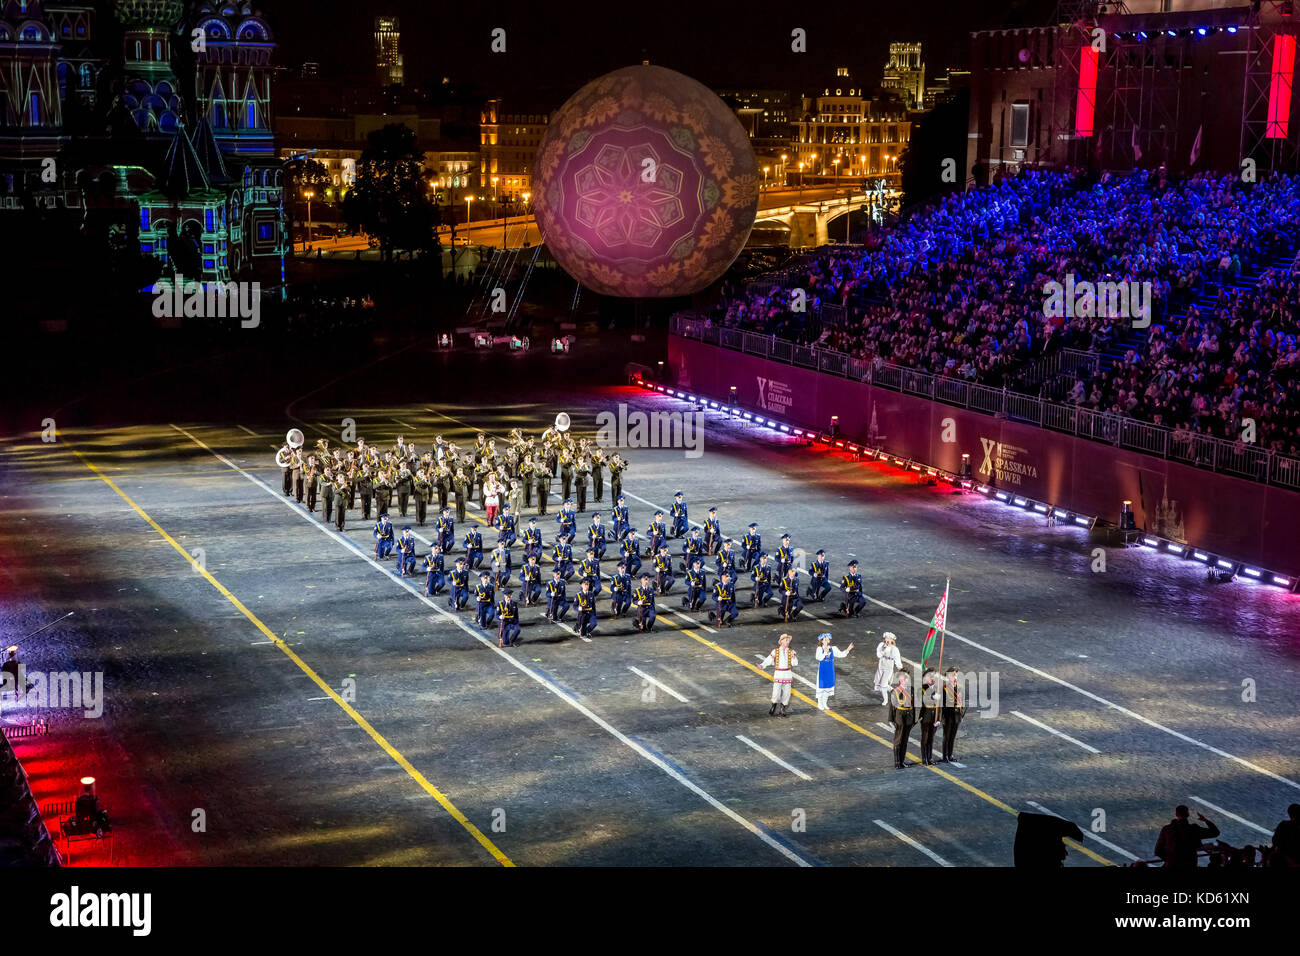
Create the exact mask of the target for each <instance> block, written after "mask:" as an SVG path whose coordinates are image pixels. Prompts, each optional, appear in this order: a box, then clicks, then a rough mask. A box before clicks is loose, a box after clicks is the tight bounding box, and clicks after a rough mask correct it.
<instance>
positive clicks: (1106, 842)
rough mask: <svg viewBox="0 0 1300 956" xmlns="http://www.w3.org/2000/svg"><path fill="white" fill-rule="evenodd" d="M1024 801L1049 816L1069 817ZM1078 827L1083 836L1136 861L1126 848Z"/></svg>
mask: <svg viewBox="0 0 1300 956" xmlns="http://www.w3.org/2000/svg"><path fill="white" fill-rule="evenodd" d="M1025 803H1027V804H1029V805H1030V806H1031V807H1033V808H1034V809H1035V810H1037V811H1038V812H1039V813H1046V814H1047V815H1048V816H1051V817H1061V819H1062V820H1068V819H1069V817H1062V816H1061V815H1060V814H1059V813H1057V812H1056V811H1054V810H1049V809H1047V807H1045V806H1043V805H1042V804H1041V803H1034V801H1032V800H1026V801H1025ZM1079 829H1080V830H1082V831H1083V835H1084V836H1086V837H1092V838H1093V839H1094V840H1096V841H1097V842H1098V843H1100V844H1101V845H1102V846H1104V847H1109V848H1110V849H1112V850H1114V851H1115V852H1116V853H1118V854H1119V855H1120V856H1126V857H1128V858H1129V859H1130V860H1133V861H1134V862H1136V861H1137V860H1138V859H1139V858H1138V857H1136V856H1134V855H1133V854H1132V853H1130V852H1129V851H1128V850H1126V849H1124V848H1123V847H1122V846H1116V845H1115V844H1113V843H1111V842H1110V841H1109V840H1106V839H1103V838H1101V837H1099V836H1097V834H1095V833H1093V832H1092V831H1091V830H1089V829H1088V828H1087V827H1079Z"/></svg>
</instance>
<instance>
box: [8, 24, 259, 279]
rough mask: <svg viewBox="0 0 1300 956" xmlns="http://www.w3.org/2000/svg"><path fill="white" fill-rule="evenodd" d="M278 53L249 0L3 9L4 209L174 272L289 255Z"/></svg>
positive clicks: (207, 275) (224, 273) (218, 272)
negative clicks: (117, 246)
mask: <svg viewBox="0 0 1300 956" xmlns="http://www.w3.org/2000/svg"><path fill="white" fill-rule="evenodd" d="M104 16H109V17H111V21H109V22H107V23H106V22H105V21H104V20H103V17H104ZM114 21H115V22H114ZM195 31H198V33H197V34H196V33H195ZM180 36H184V37H193V38H194V39H193V40H192V41H187V42H185V43H180V42H173V41H174V39H175V38H176V37H180ZM115 38H120V45H119V43H117V42H114V40H115ZM199 38H201V39H199ZM274 50H275V41H274V38H273V36H272V33H271V31H270V28H269V26H268V25H267V23H266V21H265V20H264V19H263V18H262V17H261V15H260V13H259V12H258V11H256V10H255V9H254V8H253V7H252V6H251V5H250V4H249V3H248V2H238V3H236V2H231V0H227V2H220V3H213V2H197V3H188V4H186V3H183V2H181V0H114V2H113V3H111V4H107V5H95V4H90V3H66V2H64V3H42V2H41V0H26V2H21V3H20V2H17V0H10V2H7V3H4V4H3V5H0V103H2V104H3V106H2V107H0V212H17V211H18V210H22V209H42V210H44V211H45V214H46V215H45V218H44V219H43V220H42V222H41V228H42V229H45V230H47V232H48V234H49V235H51V236H57V234H58V231H59V230H63V233H64V234H65V235H66V234H71V233H72V232H74V231H76V232H78V233H79V234H81V235H84V236H88V237H92V238H93V239H94V240H96V241H101V242H103V243H104V244H105V246H106V247H107V244H108V243H110V242H120V241H121V240H122V239H123V238H124V237H125V240H126V241H127V242H130V243H136V244H137V245H138V249H139V251H140V252H141V254H143V255H144V256H147V257H149V258H152V259H154V260H155V261H156V262H157V263H158V267H159V269H160V271H161V272H162V275H163V276H164V277H166V276H168V275H172V274H178V273H179V274H184V275H185V276H187V277H188V278H192V279H196V280H202V281H226V280H228V279H229V278H231V277H232V276H233V275H237V274H239V273H241V272H243V271H246V270H248V269H250V268H251V267H252V266H253V264H254V260H255V259H257V258H259V257H272V256H276V255H278V253H279V251H280V249H281V240H282V238H283V233H282V230H281V226H280V213H279V207H280V177H281V172H280V169H279V166H278V163H277V161H276V160H275V149H274V142H273V134H272V125H273V121H274V116H273V112H272V108H271V97H272V83H271V76H272V69H273V67H272V58H273V54H274ZM101 74H104V76H103V81H102V82H101ZM101 96H102V97H105V98H106V101H101ZM15 104H18V106H17V107H16V106H15ZM0 228H10V227H9V226H0Z"/></svg>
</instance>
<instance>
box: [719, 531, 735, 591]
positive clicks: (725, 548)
mask: <svg viewBox="0 0 1300 956" xmlns="http://www.w3.org/2000/svg"><path fill="white" fill-rule="evenodd" d="M715 563H716V565H717V571H718V577H722V575H723V574H724V573H725V574H730V575H731V578H732V580H733V581H734V580H735V578H736V552H735V551H733V550H732V549H731V539H730V538H728V539H727V540H726V541H724V542H722V550H720V551H719V552H718V556H717V558H716V559H715Z"/></svg>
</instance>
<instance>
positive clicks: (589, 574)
mask: <svg viewBox="0 0 1300 956" xmlns="http://www.w3.org/2000/svg"><path fill="white" fill-rule="evenodd" d="M579 571H581V573H582V580H583V581H585V582H586V583H587V585H588V586H589V587H590V588H591V593H592V594H593V595H595V594H599V593H600V592H601V586H600V559H599V558H597V557H596V552H595V551H588V552H587V556H586V557H585V558H583V559H582V564H581V565H580V567H579Z"/></svg>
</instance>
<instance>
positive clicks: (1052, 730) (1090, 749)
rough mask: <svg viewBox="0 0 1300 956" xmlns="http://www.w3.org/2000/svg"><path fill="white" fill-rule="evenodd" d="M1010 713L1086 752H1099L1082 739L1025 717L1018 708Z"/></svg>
mask: <svg viewBox="0 0 1300 956" xmlns="http://www.w3.org/2000/svg"><path fill="white" fill-rule="evenodd" d="M1011 713H1013V714H1015V715H1016V716H1017V717H1019V718H1020V719H1021V720H1024V721H1027V722H1029V723H1031V724H1033V725H1034V726H1035V727H1041V728H1042V729H1043V730H1045V731H1047V732H1048V733H1049V734H1055V735H1056V736H1058V737H1060V738H1061V739H1062V740H1068V741H1069V742H1070V743H1072V744H1074V745H1075V746H1076V747H1082V748H1083V749H1084V750H1086V751H1088V753H1091V754H1099V753H1101V751H1100V750H1098V749H1097V748H1096V747H1090V746H1088V745H1087V744H1085V743H1084V742H1083V741H1082V740H1075V739H1074V738H1073V737H1071V736H1070V735H1069V734H1063V733H1061V732H1060V731H1059V730H1056V729H1055V728H1053V727H1049V726H1047V724H1045V723H1043V722H1042V721H1041V720H1034V718H1032V717H1026V716H1025V715H1024V714H1022V713H1021V712H1020V711H1018V710H1013V711H1012V712H1011Z"/></svg>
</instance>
